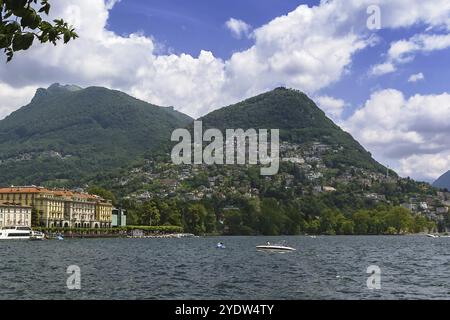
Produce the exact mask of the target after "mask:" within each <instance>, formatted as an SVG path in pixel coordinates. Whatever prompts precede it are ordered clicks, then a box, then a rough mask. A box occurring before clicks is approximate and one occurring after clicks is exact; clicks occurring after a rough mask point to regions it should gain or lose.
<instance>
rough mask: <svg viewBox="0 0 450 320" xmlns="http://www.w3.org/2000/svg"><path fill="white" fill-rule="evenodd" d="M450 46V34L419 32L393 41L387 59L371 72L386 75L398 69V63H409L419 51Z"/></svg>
mask: <svg viewBox="0 0 450 320" xmlns="http://www.w3.org/2000/svg"><path fill="white" fill-rule="evenodd" d="M448 48H450V34H417V35H415V36H413V37H411V38H410V39H408V40H405V39H403V40H399V41H394V42H392V43H391V46H390V48H389V51H388V53H387V60H386V62H384V63H382V64H378V65H375V66H374V67H372V69H371V72H370V73H371V74H372V75H375V76H380V75H384V74H387V73H391V72H394V71H396V70H397V67H396V66H397V65H398V64H405V63H409V62H411V61H413V60H414V58H415V56H416V55H417V54H418V53H429V52H432V51H437V50H444V49H448Z"/></svg>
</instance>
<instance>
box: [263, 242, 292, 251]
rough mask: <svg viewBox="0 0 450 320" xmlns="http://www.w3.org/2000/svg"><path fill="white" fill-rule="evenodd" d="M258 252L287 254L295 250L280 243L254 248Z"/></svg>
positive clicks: (268, 243)
mask: <svg viewBox="0 0 450 320" xmlns="http://www.w3.org/2000/svg"><path fill="white" fill-rule="evenodd" d="M256 249H257V250H258V251H272V252H289V251H296V249H294V248H292V247H289V246H287V245H286V242H285V241H284V242H282V243H281V244H271V243H270V242H267V243H266V244H265V245H260V246H256Z"/></svg>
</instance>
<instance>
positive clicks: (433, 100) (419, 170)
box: [343, 89, 450, 179]
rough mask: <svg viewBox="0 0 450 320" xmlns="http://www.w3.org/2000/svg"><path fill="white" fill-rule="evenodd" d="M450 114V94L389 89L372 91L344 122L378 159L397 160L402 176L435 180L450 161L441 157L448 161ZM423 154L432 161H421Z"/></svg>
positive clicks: (346, 127)
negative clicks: (449, 116)
mask: <svg viewBox="0 0 450 320" xmlns="http://www.w3.org/2000/svg"><path fill="white" fill-rule="evenodd" d="M449 114H450V94H448V93H443V94H440V95H414V96H412V97H410V98H409V99H408V98H405V97H404V95H403V93H402V92H400V91H398V90H394V89H386V90H381V91H378V92H375V93H374V94H372V96H371V97H370V99H369V100H368V101H367V102H366V103H365V105H364V106H363V107H362V108H360V109H359V110H357V111H356V112H355V113H354V114H353V115H352V116H351V117H350V118H349V119H347V120H346V121H345V122H344V124H343V125H344V128H345V129H346V130H348V131H349V132H350V133H352V134H353V136H354V137H355V138H356V139H357V140H358V141H360V142H361V143H362V144H363V145H364V146H365V147H366V148H368V149H369V150H370V151H371V152H372V153H373V154H374V156H375V157H376V158H377V159H378V160H381V161H383V162H384V163H397V165H396V169H397V170H398V172H399V173H400V174H401V175H413V176H414V177H417V178H423V179H435V178H437V177H438V175H437V174H436V173H437V172H439V171H442V167H443V166H444V167H445V165H446V164H447V162H445V161H443V160H442V161H441V160H439V159H447V160H448V154H450V139H448V136H449V135H450V122H448V115H449ZM420 157H424V159H430V162H429V163H427V162H425V161H418V160H417V159H419V158H420ZM447 160H446V161H447ZM412 168H414V169H412ZM448 169H450V166H449V167H447V168H446V170H448ZM442 172H443V171H442ZM442 172H441V174H442Z"/></svg>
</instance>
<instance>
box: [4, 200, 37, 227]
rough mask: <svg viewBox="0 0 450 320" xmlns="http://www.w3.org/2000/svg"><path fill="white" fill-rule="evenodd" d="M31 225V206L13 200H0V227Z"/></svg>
mask: <svg viewBox="0 0 450 320" xmlns="http://www.w3.org/2000/svg"><path fill="white" fill-rule="evenodd" d="M14 226H23V227H31V206H25V205H21V204H19V203H13V202H0V228H3V227H14Z"/></svg>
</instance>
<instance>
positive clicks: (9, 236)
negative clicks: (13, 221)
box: [0, 226, 33, 240]
mask: <svg viewBox="0 0 450 320" xmlns="http://www.w3.org/2000/svg"><path fill="white" fill-rule="evenodd" d="M32 232H33V231H32V230H31V228H30V227H24V226H14V227H3V228H2V229H1V230H0V240H28V239H30V236H31V234H32Z"/></svg>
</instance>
